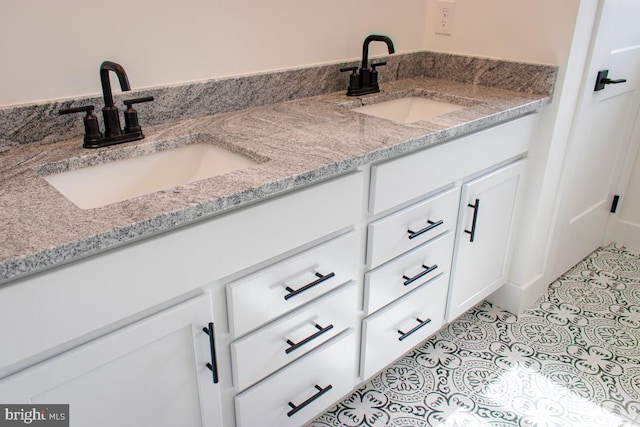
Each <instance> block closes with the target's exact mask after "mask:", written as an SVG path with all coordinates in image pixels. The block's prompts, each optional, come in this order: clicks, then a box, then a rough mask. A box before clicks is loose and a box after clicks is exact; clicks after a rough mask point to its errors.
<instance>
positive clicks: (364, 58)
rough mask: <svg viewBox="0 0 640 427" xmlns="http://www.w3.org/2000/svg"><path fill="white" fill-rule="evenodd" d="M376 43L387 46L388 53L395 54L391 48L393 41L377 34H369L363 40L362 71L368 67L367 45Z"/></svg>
mask: <svg viewBox="0 0 640 427" xmlns="http://www.w3.org/2000/svg"><path fill="white" fill-rule="evenodd" d="M373 41H376V42H384V43H386V44H387V49H388V50H389V53H395V51H396V50H395V48H394V47H393V41H391V39H390V38H389V37H387V36H381V35H378V34H371V35H370V36H367V38H366V39H364V43H363V44H362V69H363V70H364V69H367V67H368V66H369V43H371V42H373Z"/></svg>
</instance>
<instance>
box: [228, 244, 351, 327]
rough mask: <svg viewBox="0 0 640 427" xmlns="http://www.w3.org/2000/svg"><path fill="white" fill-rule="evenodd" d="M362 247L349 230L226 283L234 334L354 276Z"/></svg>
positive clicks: (281, 313)
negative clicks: (279, 261) (344, 233)
mask: <svg viewBox="0 0 640 427" xmlns="http://www.w3.org/2000/svg"><path fill="white" fill-rule="evenodd" d="M359 248H360V239H359V235H358V234H357V233H355V232H350V233H348V234H346V235H343V236H340V237H337V238H335V239H333V240H331V241H329V242H327V243H324V244H322V245H319V246H316V247H315V248H312V249H309V250H308V251H305V252H303V253H301V254H299V255H296V256H294V257H291V258H289V259H287V260H285V261H283V262H281V263H278V264H275V265H273V266H271V267H268V268H266V269H264V270H261V271H259V272H257V273H254V274H252V275H250V276H247V277H245V278H243V279H240V280H238V281H236V282H233V283H230V284H229V285H227V298H228V301H227V302H228V307H229V322H230V328H231V333H232V334H233V336H236V337H238V336H241V335H243V334H245V333H247V332H249V331H251V330H253V329H255V328H257V327H259V326H261V325H263V324H265V323H267V322H269V321H271V320H273V319H275V318H277V317H279V316H281V315H283V314H285V313H287V312H289V311H291V310H293V309H295V308H297V307H300V306H301V305H303V304H306V303H307V302H309V301H311V300H313V299H315V298H317V297H318V296H320V295H322V294H324V293H326V292H328V291H330V290H332V289H335V288H337V287H338V286H340V285H342V284H343V283H346V282H348V281H349V280H352V279H355V278H356V275H357V269H358V262H357V260H358V258H359V253H360V250H359ZM296 291H298V292H296Z"/></svg>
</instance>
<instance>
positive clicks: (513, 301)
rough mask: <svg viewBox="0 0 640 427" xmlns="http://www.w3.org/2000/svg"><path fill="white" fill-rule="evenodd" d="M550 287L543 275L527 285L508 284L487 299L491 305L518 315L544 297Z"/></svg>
mask: <svg viewBox="0 0 640 427" xmlns="http://www.w3.org/2000/svg"><path fill="white" fill-rule="evenodd" d="M548 286H549V283H548V281H547V280H545V279H544V277H543V276H542V275H538V276H537V277H535V278H534V279H532V280H530V281H529V282H528V283H527V284H525V285H518V284H516V283H512V282H507V283H505V284H504V285H503V286H502V287H501V288H500V289H498V290H497V291H495V292H494V293H492V294H491V295H489V296H488V297H487V298H486V299H487V301H489V302H490V303H492V304H495V305H497V306H499V307H501V308H503V309H505V310H507V311H508V312H510V313H513V314H515V315H518V314H520V313H522V312H523V311H524V310H525V309H527V308H529V307H531V306H532V305H533V304H534V303H535V302H536V301H537V300H538V299H539V298H540V297H541V296H543V295H544V294H545V292H546V291H547V288H548Z"/></svg>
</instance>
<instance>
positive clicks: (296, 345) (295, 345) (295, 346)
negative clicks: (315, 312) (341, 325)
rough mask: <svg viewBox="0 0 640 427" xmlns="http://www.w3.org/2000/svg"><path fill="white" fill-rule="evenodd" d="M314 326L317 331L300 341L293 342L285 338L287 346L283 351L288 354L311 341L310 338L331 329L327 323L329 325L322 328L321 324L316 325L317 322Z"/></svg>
mask: <svg viewBox="0 0 640 427" xmlns="http://www.w3.org/2000/svg"><path fill="white" fill-rule="evenodd" d="M315 327H316V329H317V330H318V332H315V333H314V334H312V335H309V336H308V337H306V338H305V339H303V340H302V341H300V342H297V343H294V342H293V341H291V340H287V344H289V347H288V348H287V349H286V350H285V351H284V352H285V353H287V354H289V353H291V352H292V351H294V350H297V349H299V348H300V347H302V346H303V345H305V344H306V343H308V342H309V341H312V340H314V339H316V338H318V337H319V336H320V335H322V334H324V333H325V332H327V331H330V330H331V329H333V325H329V326H326V327H324V328H323V327H322V326H320V325H318V324H317V323H316V324H315Z"/></svg>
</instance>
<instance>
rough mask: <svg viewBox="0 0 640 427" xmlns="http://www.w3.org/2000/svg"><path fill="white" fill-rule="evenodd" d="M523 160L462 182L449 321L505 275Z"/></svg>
mask: <svg viewBox="0 0 640 427" xmlns="http://www.w3.org/2000/svg"><path fill="white" fill-rule="evenodd" d="M524 166H525V161H524V160H521V161H519V162H516V163H513V164H511V165H509V166H506V167H504V168H502V169H499V170H497V171H495V172H491V173H489V174H487V175H484V176H481V177H480V178H478V179H475V180H473V181H470V182H469V183H467V184H465V185H463V187H462V195H461V202H460V214H459V221H458V229H457V232H456V233H457V235H456V248H455V252H456V255H455V261H454V262H455V264H454V270H453V274H452V278H451V291H450V297H449V311H448V316H447V317H448V320H449V321H451V320H453V319H455V318H456V317H458V316H459V315H461V314H462V313H464V311H465V310H467V309H469V308H471V307H473V306H474V305H475V304H477V303H478V302H480V301H481V300H482V299H483V298H485V297H486V296H488V295H489V294H490V293H491V292H493V291H495V290H496V289H497V288H499V287H500V286H502V285H503V284H504V282H505V280H506V274H507V258H508V256H507V255H508V252H509V240H510V236H511V230H512V225H513V219H514V213H515V206H516V195H517V192H518V187H519V183H520V180H521V174H522V171H523V170H524V169H523V168H524Z"/></svg>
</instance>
